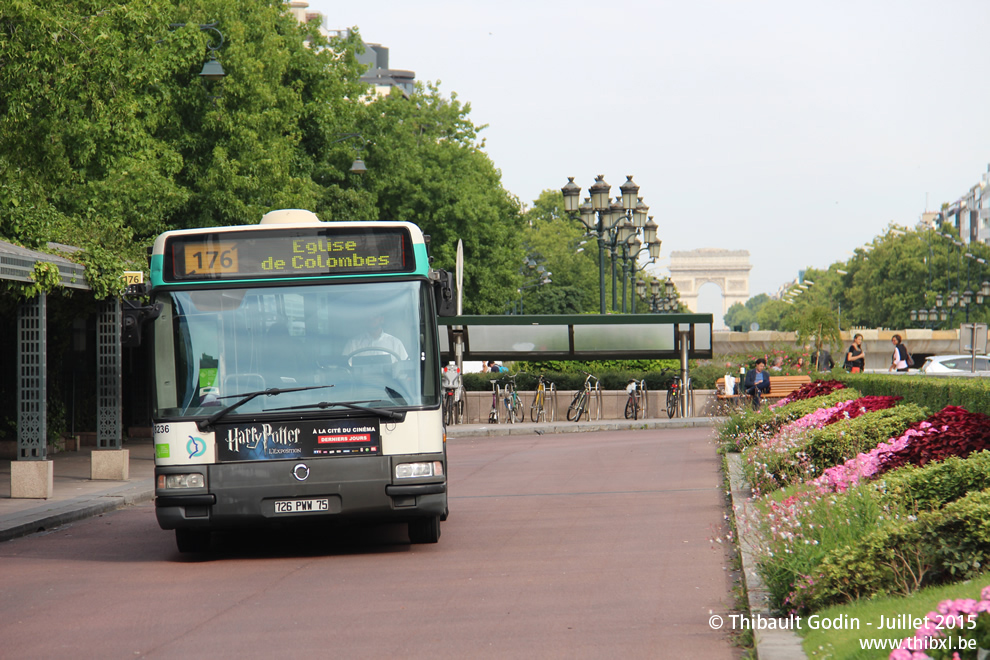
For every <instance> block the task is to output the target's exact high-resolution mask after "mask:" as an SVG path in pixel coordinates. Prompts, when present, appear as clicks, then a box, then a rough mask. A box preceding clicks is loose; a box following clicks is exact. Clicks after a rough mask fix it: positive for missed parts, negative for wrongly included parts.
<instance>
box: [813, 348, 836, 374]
mask: <svg viewBox="0 0 990 660" xmlns="http://www.w3.org/2000/svg"><path fill="white" fill-rule="evenodd" d="M814 365H815V369H817V370H818V371H832V367H834V366H835V362H833V361H832V354H831V353H829V352H828V351H827V350H826V349H824V348H819V349H818V352H816V353H815V358H814Z"/></svg>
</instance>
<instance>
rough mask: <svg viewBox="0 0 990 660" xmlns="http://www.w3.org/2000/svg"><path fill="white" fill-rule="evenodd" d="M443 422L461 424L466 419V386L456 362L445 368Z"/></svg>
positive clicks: (447, 424) (445, 424)
mask: <svg viewBox="0 0 990 660" xmlns="http://www.w3.org/2000/svg"><path fill="white" fill-rule="evenodd" d="M441 376H442V378H441V380H442V381H443V423H444V426H453V425H454V424H461V423H463V421H464V386H463V385H462V383H461V372H460V369H458V368H457V365H456V364H455V363H454V362H451V363H449V364H448V365H447V366H446V367H444V368H443V372H442V374H441Z"/></svg>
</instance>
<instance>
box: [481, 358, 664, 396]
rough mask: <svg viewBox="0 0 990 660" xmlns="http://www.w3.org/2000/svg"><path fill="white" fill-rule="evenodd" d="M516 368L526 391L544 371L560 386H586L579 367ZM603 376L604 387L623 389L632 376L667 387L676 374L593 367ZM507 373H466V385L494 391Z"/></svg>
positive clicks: (652, 385) (519, 383) (656, 386)
mask: <svg viewBox="0 0 990 660" xmlns="http://www.w3.org/2000/svg"><path fill="white" fill-rule="evenodd" d="M515 366H516V368H515V369H513V372H514V375H515V377H516V381H515V382H516V387H517V389H519V390H522V391H530V390H534V389H536V384H537V380H538V378H539V376H540V374H542V375H543V376H544V378H545V379H546V380H548V381H550V382H552V383H553V384H554V385H556V387H557V389H558V390H561V391H563V390H577V389H581V388H582V387H584V379H585V374H584V373H582V372H581V371H578V370H573V369H572V370H569V371H552V370H546V369H521V368H519V364H517V365H515ZM589 373H592V374H594V375H595V376H597V377H598V378H599V383H600V384H601V387H602V389H605V390H623V389H625V387H626V385H627V384H628V383H629V381H630V380H645V381H646V388H647V389H648V390H665V389H667V388H668V387H669V385H670V382H671V380H672V379H673V377H674V372H673V371H668V372H664V371H640V370H626V369H608V370H599V371H589ZM505 375H506V374H477V373H476V374H464V381H463V383H464V389H466V390H467V391H469V392H490V391H491V389H492V384H491V381H492V380H494V379H495V378H496V376H498V377H504V376H505Z"/></svg>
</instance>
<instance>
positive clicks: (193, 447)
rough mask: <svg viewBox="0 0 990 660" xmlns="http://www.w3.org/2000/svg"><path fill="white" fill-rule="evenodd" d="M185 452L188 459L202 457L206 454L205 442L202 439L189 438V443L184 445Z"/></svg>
mask: <svg viewBox="0 0 990 660" xmlns="http://www.w3.org/2000/svg"><path fill="white" fill-rule="evenodd" d="M186 451H187V452H188V453H189V458H197V457H199V456H202V455H204V454H205V453H206V442H205V441H204V440H203V439H202V438H194V437H192V436H189V442H187V443H186Z"/></svg>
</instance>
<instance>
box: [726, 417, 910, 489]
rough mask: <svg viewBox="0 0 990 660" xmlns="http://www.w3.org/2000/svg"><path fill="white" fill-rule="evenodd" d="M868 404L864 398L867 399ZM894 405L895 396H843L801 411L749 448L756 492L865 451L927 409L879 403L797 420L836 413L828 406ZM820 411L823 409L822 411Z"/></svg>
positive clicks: (748, 469)
mask: <svg viewBox="0 0 990 660" xmlns="http://www.w3.org/2000/svg"><path fill="white" fill-rule="evenodd" d="M864 401H865V404H862V405H861V404H860V402H864ZM879 405H887V406H892V405H893V401H892V400H891V398H890V397H863V398H861V399H856V400H854V401H849V402H842V403H840V404H838V405H837V406H834V407H833V408H826V409H823V410H822V411H819V413H812V414H811V415H806V416H805V417H802V418H801V419H800V420H798V421H797V422H794V423H791V424H788V425H787V426H785V427H783V428H782V429H781V430H780V432H779V433H778V434H777V435H776V436H774V438H772V439H771V440H769V441H766V440H765V441H764V442H762V443H761V444H760V445H757V446H755V447H751V448H749V449H747V450H746V452H745V453H746V462H745V464H744V466H745V469H746V476H747V478H749V479H750V484H751V485H752V486H753V489H754V490H755V491H757V492H761V493H766V492H770V491H772V490H775V489H777V488H781V487H783V486H786V485H788V484H792V483H797V482H800V481H806V480H808V479H813V478H815V477H817V476H819V475H821V474H822V472H823V471H824V470H827V469H828V468H830V467H832V466H834V465H837V464H840V463H843V462H845V461H847V460H849V459H850V458H851V457H853V456H855V455H857V454H859V453H860V452H864V451H869V450H871V449H873V448H874V447H876V446H877V445H878V444H879V443H881V442H883V441H885V440H887V439H889V438H891V437H896V436H898V435H900V434H901V433H902V432H903V431H904V430H905V429H907V428H908V426H910V425H911V424H912V423H914V422H916V421H918V420H921V419H924V418H925V416H926V415H927V414H928V411H926V410H925V409H923V408H919V407H918V406H916V405H914V404H910V405H906V406H896V407H888V408H883V409H875V410H873V411H871V412H867V413H866V414H861V415H859V416H856V417H852V418H843V419H840V420H839V421H836V422H834V423H832V424H830V425H828V426H822V427H821V428H816V427H815V426H818V425H815V426H808V427H806V428H803V429H797V430H794V427H795V425H796V424H798V423H800V422H803V421H804V420H805V419H808V418H809V417H814V416H816V414H817V415H819V416H822V417H824V419H823V421H822V422H821V424H824V423H827V422H828V420H829V419H835V417H836V416H835V414H833V413H830V412H829V411H832V410H835V409H836V408H839V409H841V408H855V410H856V411H857V412H861V411H863V410H865V409H866V407H874V406H879ZM820 413H824V415H821V414H820Z"/></svg>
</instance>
